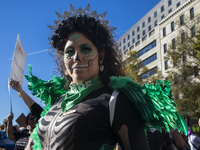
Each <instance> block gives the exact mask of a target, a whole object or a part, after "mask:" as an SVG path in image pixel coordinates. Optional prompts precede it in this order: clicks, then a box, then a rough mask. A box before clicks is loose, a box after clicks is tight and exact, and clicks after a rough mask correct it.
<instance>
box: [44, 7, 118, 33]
mask: <svg viewBox="0 0 200 150" xmlns="http://www.w3.org/2000/svg"><path fill="white" fill-rule="evenodd" d="M106 13H107V12H104V13H102V14H99V15H98V14H97V11H93V12H92V11H91V10H90V3H88V5H87V6H86V8H85V9H84V10H83V9H82V8H81V7H79V8H78V9H77V10H76V9H75V8H74V6H72V4H71V3H70V10H69V12H67V11H64V14H63V15H62V14H60V13H58V12H56V15H57V17H58V20H56V21H54V23H55V25H47V26H48V27H49V28H50V29H51V30H52V31H53V32H55V30H56V29H57V28H58V26H59V25H60V24H62V21H63V20H65V19H67V18H69V17H79V16H87V17H88V18H90V17H93V18H95V20H99V21H100V23H101V24H102V25H103V26H104V27H105V28H106V29H107V30H109V31H110V32H112V31H114V30H115V29H117V28H115V27H110V26H109V21H108V20H105V16H106Z"/></svg>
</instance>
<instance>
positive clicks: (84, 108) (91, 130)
mask: <svg viewBox="0 0 200 150" xmlns="http://www.w3.org/2000/svg"><path fill="white" fill-rule="evenodd" d="M112 92H113V90H111V89H110V88H108V87H102V88H100V89H97V90H95V91H93V92H92V93H90V94H89V95H88V96H87V97H86V98H84V99H83V100H82V102H81V103H79V104H77V105H75V106H74V107H72V108H71V109H69V110H68V111H67V112H62V110H61V106H60V105H61V102H62V99H63V97H64V96H63V97H62V98H61V99H60V100H59V101H58V102H57V103H56V104H55V105H54V106H53V107H52V108H51V109H50V110H49V112H48V113H47V114H46V116H44V117H43V118H42V120H41V122H40V124H39V129H38V134H39V137H40V141H41V145H42V149H55V150H68V149H73V150H80V149H84V150H99V149H100V148H101V147H102V146H103V145H105V144H108V145H113V146H114V145H115V144H116V143H119V144H120V145H121V147H122V148H123V149H124V147H126V148H130V149H131V150H149V146H148V142H147V138H146V135H145V133H144V129H143V124H142V121H141V116H140V115H139V113H138V112H137V111H136V110H135V109H134V107H133V106H132V104H131V102H130V100H129V99H128V98H127V97H126V96H125V95H124V94H122V93H120V94H119V95H118V97H117V102H116V108H115V116H114V120H113V125H112V127H111V125H110V118H109V113H110V112H109V100H110V97H111V94H112Z"/></svg>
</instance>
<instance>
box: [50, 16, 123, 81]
mask: <svg viewBox="0 0 200 150" xmlns="http://www.w3.org/2000/svg"><path fill="white" fill-rule="evenodd" d="M75 31H76V32H80V33H83V34H84V35H85V37H86V38H88V39H89V40H90V41H91V42H92V43H93V44H94V45H95V46H96V47H97V50H98V53H99V56H100V59H101V55H102V51H103V50H105V55H104V61H103V65H104V70H103V72H101V71H99V77H100V78H101V79H102V81H103V84H104V85H107V84H108V83H109V81H110V77H111V76H124V67H123V63H122V59H121V55H120V54H119V53H118V46H117V45H116V44H115V42H114V39H113V36H112V33H111V31H110V30H109V29H108V28H106V27H104V26H103V25H102V24H101V23H100V21H99V20H95V18H92V17H87V16H79V17H69V18H68V19H65V20H63V21H62V23H61V24H60V25H59V26H58V28H57V29H56V30H55V32H54V33H53V34H52V37H51V38H50V43H51V46H52V48H53V49H55V50H56V51H55V53H54V56H55V57H56V59H55V60H56V63H57V68H56V69H57V72H60V73H61V75H62V76H65V70H66V69H65V66H64V62H63V54H64V47H65V44H66V39H67V38H68V36H69V35H70V33H72V32H75ZM99 61H100V60H99ZM68 80H70V81H71V78H70V77H68Z"/></svg>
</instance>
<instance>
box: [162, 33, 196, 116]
mask: <svg viewBox="0 0 200 150" xmlns="http://www.w3.org/2000/svg"><path fill="white" fill-rule="evenodd" d="M181 35H183V33H181ZM181 35H180V36H179V37H181ZM175 45H176V47H172V46H169V48H168V50H167V55H166V57H165V60H168V61H170V62H171V63H172V64H173V68H174V69H169V70H170V71H169V72H168V76H167V79H168V80H169V81H171V83H172V84H171V85H172V93H173V99H174V101H175V102H176V103H177V110H178V111H179V113H181V114H182V115H183V116H184V117H188V116H190V117H193V118H196V117H197V118H199V117H200V94H199V92H200V82H199V80H198V79H199V70H200V32H197V34H196V35H195V37H193V38H191V37H190V36H187V34H185V38H184V40H183V38H176V44H175Z"/></svg>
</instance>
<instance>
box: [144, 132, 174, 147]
mask: <svg viewBox="0 0 200 150" xmlns="http://www.w3.org/2000/svg"><path fill="white" fill-rule="evenodd" d="M147 137H148V141H149V146H150V149H151V150H175V149H174V147H173V144H172V141H171V139H170V137H169V133H167V132H166V131H165V130H164V129H162V132H160V131H158V130H155V129H154V128H150V131H147Z"/></svg>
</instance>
